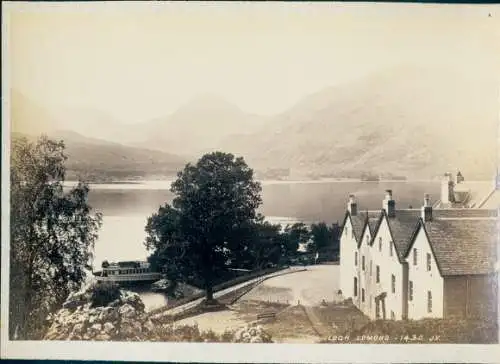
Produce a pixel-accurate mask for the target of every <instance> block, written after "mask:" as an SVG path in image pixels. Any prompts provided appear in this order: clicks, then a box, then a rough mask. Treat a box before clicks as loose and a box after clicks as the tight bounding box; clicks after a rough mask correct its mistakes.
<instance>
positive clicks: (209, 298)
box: [206, 284, 214, 303]
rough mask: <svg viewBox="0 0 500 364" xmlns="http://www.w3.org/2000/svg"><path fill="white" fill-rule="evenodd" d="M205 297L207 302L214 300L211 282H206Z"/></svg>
mask: <svg viewBox="0 0 500 364" xmlns="http://www.w3.org/2000/svg"><path fill="white" fill-rule="evenodd" d="M206 298H207V302H208V303H210V302H212V301H213V300H214V288H213V287H212V284H208V285H207V287H206Z"/></svg>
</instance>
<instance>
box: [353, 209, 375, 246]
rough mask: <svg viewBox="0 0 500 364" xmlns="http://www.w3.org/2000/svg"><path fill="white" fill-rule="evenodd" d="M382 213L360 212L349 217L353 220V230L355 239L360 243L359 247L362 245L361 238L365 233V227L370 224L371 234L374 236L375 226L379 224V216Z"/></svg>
mask: <svg viewBox="0 0 500 364" xmlns="http://www.w3.org/2000/svg"><path fill="white" fill-rule="evenodd" d="M379 214H380V212H378V211H364V212H358V213H357V214H356V215H349V216H350V218H351V223H352V229H353V232H354V237H355V238H356V241H357V242H358V245H359V244H360V243H361V238H362V237H363V234H364V231H365V225H366V224H367V223H368V226H369V228H370V233H371V234H372V235H373V233H374V230H372V226H373V229H375V224H376V222H377V219H378V216H379Z"/></svg>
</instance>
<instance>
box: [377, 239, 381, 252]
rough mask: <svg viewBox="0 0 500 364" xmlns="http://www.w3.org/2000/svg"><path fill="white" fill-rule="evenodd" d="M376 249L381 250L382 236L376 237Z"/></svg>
mask: <svg viewBox="0 0 500 364" xmlns="http://www.w3.org/2000/svg"><path fill="white" fill-rule="evenodd" d="M378 251H379V252H381V251H382V237H380V238H378Z"/></svg>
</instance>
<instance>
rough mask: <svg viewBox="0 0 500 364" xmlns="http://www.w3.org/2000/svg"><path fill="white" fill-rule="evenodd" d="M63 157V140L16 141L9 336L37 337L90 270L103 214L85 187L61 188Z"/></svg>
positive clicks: (13, 157)
mask: <svg viewBox="0 0 500 364" xmlns="http://www.w3.org/2000/svg"><path fill="white" fill-rule="evenodd" d="M65 160H66V155H65V154H64V143H63V142H62V141H60V142H57V141H52V140H49V139H48V138H47V137H41V138H40V139H38V140H37V141H35V142H31V141H28V140H27V139H25V138H16V139H14V140H13V141H12V151H11V168H10V182H11V183H10V199H11V200H10V206H11V208H10V286H9V292H10V294H9V296H10V297H9V298H10V301H9V314H10V316H9V333H10V336H11V337H18V338H21V339H34V338H39V336H40V335H41V334H42V331H43V329H44V327H43V326H44V320H45V318H46V316H47V314H48V313H49V312H51V311H52V310H53V309H55V308H58V307H59V306H60V305H61V304H62V302H63V301H64V300H65V299H66V297H67V296H68V294H69V293H70V291H71V290H73V289H77V288H79V286H80V285H81V284H82V282H83V281H84V279H85V276H86V272H87V269H91V267H90V265H91V262H92V252H93V247H94V242H95V240H96V239H97V232H98V229H99V227H100V225H101V215H100V214H98V213H93V212H92V210H91V207H90V206H89V204H88V202H87V195H88V191H89V189H88V186H87V185H85V184H83V183H78V184H77V185H76V187H74V188H72V189H70V190H69V191H66V190H65V189H64V188H63V182H64V178H65V167H64V163H65Z"/></svg>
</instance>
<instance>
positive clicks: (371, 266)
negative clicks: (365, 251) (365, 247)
mask: <svg viewBox="0 0 500 364" xmlns="http://www.w3.org/2000/svg"><path fill="white" fill-rule="evenodd" d="M372 263H373V261H372V260H370V277H371V276H372V268H373V264H372Z"/></svg>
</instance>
